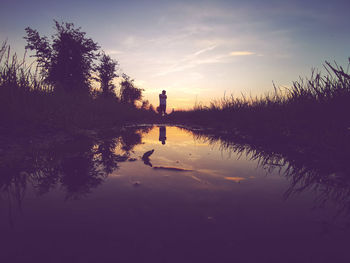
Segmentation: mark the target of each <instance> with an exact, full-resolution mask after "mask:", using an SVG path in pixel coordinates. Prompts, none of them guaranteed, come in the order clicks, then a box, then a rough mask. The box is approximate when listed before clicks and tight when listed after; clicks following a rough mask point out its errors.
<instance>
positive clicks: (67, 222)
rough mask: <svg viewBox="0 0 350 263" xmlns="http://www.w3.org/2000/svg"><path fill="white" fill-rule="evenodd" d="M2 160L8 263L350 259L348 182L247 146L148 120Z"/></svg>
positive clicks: (28, 148)
mask: <svg viewBox="0 0 350 263" xmlns="http://www.w3.org/2000/svg"><path fill="white" fill-rule="evenodd" d="M252 157H253V158H252ZM255 157H256V156H255ZM1 161H2V167H1V176H2V177H1V178H2V179H1V180H2V181H1V182H0V183H1V191H2V192H1V202H0V209H1V210H0V211H1V217H0V234H1V235H0V236H1V237H0V242H1V248H2V253H1V256H0V257H1V258H2V260H1V262H350V251H349V249H348V244H349V241H350V235H349V234H350V231H349V230H350V228H349V224H348V223H349V222H350V221H349V216H348V213H347V210H346V209H345V208H346V206H347V205H348V203H347V202H348V201H347V200H348V196H349V195H348V194H347V193H348V189H349V187H348V186H344V184H343V183H341V184H339V183H337V180H339V178H338V177H337V176H333V177H334V178H333V177H332V175H330V180H328V181H324V182H323V181H320V182H318V181H317V183H314V182H310V183H305V182H306V181H305V178H300V179H298V178H296V177H290V176H287V175H288V171H287V165H286V164H284V165H283V166H281V167H279V169H276V166H274V167H272V166H271V165H270V166H269V165H266V162H265V163H263V164H262V160H261V158H260V159H259V158H255V160H254V155H252V154H251V152H250V151H249V147H248V148H244V147H243V148H242V147H227V145H226V146H225V145H224V144H223V143H222V142H220V141H216V140H213V139H212V138H211V139H209V138H206V137H205V136H203V135H200V136H199V135H198V133H196V132H191V131H188V130H185V129H180V128H177V127H166V126H160V127H159V126H154V127H153V126H151V127H148V126H143V127H129V128H124V129H123V130H122V131H118V132H116V133H115V134H113V133H112V134H111V133H109V134H105V135H104V136H98V137H97V138H93V139H92V138H91V137H89V136H85V137H84V136H82V137H77V138H74V139H62V140H60V139H59V138H56V139H54V140H48V141H47V142H45V141H44V142H42V143H41V144H40V145H33V143H28V144H23V143H20V144H17V145H15V146H13V147H10V148H9V149H8V150H7V154H6V155H2V159H1ZM272 168H274V169H272ZM289 175H290V174H289ZM296 180H297V181H302V182H303V184H302V186H301V187H300V186H299V187H298V188H296V185H297V184H296V182H295V181H296ZM330 182H331V183H330ZM339 185H341V186H342V188H341V189H340V190H339ZM337 187H338V188H337ZM325 189H328V190H327V191H331V193H333V192H335V193H339V194H338V195H341V196H340V198H339V196H338V198H337V196H334V195H333V194H329V195H327V194H325V193H324V190H325ZM296 190H297V191H296ZM332 191H333V192H332ZM344 207H345V208H344Z"/></svg>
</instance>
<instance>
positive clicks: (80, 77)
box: [24, 20, 99, 92]
mask: <svg viewBox="0 0 350 263" xmlns="http://www.w3.org/2000/svg"><path fill="white" fill-rule="evenodd" d="M54 22H55V27H54V28H55V31H56V33H55V34H53V35H52V36H51V37H52V43H50V41H49V40H48V38H47V37H46V36H45V37H41V36H40V35H39V33H38V31H36V30H34V29H31V28H30V27H27V28H26V29H25V31H26V33H27V36H26V37H24V38H25V39H26V40H27V45H26V49H30V50H35V55H33V56H34V57H36V59H37V62H38V65H39V67H40V68H41V73H42V74H43V75H44V77H45V80H46V81H47V82H48V83H50V84H53V85H54V87H55V88H56V89H63V90H66V91H85V92H89V91H90V78H91V72H92V70H93V61H94V60H95V59H96V58H97V56H98V54H97V50H98V49H99V46H98V45H97V43H95V42H94V41H93V40H92V39H91V38H87V37H86V36H85V35H86V33H85V32H81V31H80V28H75V27H74V24H73V23H63V22H62V23H58V22H57V21H55V20H54Z"/></svg>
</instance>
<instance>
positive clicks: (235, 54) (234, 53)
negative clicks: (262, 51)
mask: <svg viewBox="0 0 350 263" xmlns="http://www.w3.org/2000/svg"><path fill="white" fill-rule="evenodd" d="M254 54H255V53H254V52H251V51H232V52H230V56H231V57H234V56H251V55H254Z"/></svg>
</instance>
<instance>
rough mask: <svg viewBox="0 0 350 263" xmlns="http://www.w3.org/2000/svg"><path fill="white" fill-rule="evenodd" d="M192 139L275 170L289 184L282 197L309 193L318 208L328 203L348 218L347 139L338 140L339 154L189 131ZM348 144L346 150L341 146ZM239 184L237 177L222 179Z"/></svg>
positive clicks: (349, 174)
mask: <svg viewBox="0 0 350 263" xmlns="http://www.w3.org/2000/svg"><path fill="white" fill-rule="evenodd" d="M189 132H190V133H192V134H193V135H194V137H195V139H196V140H200V141H203V142H206V143H209V144H217V143H218V144H219V145H220V147H221V150H223V151H229V152H230V151H231V152H233V153H236V154H238V156H241V155H246V157H247V158H249V159H250V160H257V161H258V163H259V165H260V166H261V167H263V168H264V169H265V170H266V171H267V172H268V173H269V172H272V171H273V170H277V171H278V172H279V173H280V174H281V175H282V176H284V177H286V178H287V179H288V180H289V182H290V184H289V188H288V189H287V191H285V193H284V198H285V199H287V198H288V197H290V196H292V195H294V194H298V193H302V192H306V191H313V192H314V193H315V194H316V199H315V200H316V202H317V205H318V206H319V207H322V206H324V205H325V204H326V202H327V201H332V202H334V203H335V204H337V206H338V212H339V213H340V214H341V213H343V214H346V215H350V166H349V163H348V157H349V156H350V140H349V138H348V139H346V140H343V141H341V144H342V145H341V147H339V148H340V149H342V150H341V151H339V149H337V148H331V149H329V148H327V147H325V148H321V147H319V145H316V146H315V149H313V148H310V147H305V148H301V147H300V146H299V147H295V148H293V147H285V146H284V145H279V144H275V143H273V142H270V143H269V142H256V143H251V142H249V141H248V140H247V138H245V137H244V136H237V135H236V134H235V135H230V134H216V133H213V132H212V131H210V132H206V131H203V130H198V129H196V130H190V131H189ZM344 145H348V147H346V146H345V147H344ZM226 179H228V180H233V181H241V180H240V179H239V178H238V179H236V178H226Z"/></svg>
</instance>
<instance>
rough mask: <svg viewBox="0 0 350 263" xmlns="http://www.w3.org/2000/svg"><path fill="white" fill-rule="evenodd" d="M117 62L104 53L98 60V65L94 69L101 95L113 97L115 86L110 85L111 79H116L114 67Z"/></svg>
mask: <svg viewBox="0 0 350 263" xmlns="http://www.w3.org/2000/svg"><path fill="white" fill-rule="evenodd" d="M117 66H118V62H117V61H116V60H114V59H112V58H111V57H110V56H108V55H106V54H105V53H103V54H102V56H101V58H100V64H99V65H98V66H97V67H96V70H97V75H98V81H99V82H100V84H101V89H102V94H103V95H107V96H109V95H114V96H115V93H114V89H115V85H114V84H113V83H112V81H113V79H114V78H116V77H118V75H117V74H116V72H115V71H116V67H117Z"/></svg>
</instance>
